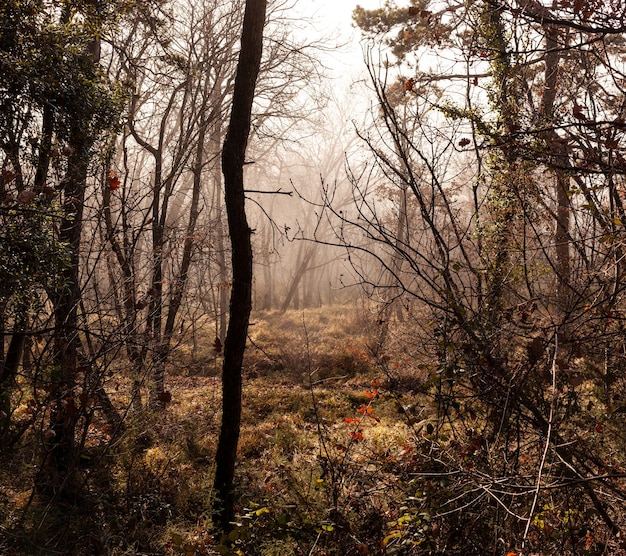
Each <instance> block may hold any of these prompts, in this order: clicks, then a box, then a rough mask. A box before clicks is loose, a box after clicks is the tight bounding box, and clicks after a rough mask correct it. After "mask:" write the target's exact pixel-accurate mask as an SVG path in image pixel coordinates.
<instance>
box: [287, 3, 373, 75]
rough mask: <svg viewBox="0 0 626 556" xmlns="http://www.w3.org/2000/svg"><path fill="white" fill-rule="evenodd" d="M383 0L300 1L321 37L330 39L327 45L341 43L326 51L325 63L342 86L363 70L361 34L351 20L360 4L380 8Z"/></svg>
mask: <svg viewBox="0 0 626 556" xmlns="http://www.w3.org/2000/svg"><path fill="white" fill-rule="evenodd" d="M383 3H384V2H383V0H297V3H296V6H295V9H296V11H297V12H299V13H300V14H302V16H303V17H306V18H307V19H308V18H310V21H311V27H312V30H313V32H314V33H317V34H318V37H320V38H322V37H326V38H328V44H329V45H330V46H332V45H333V44H336V45H338V46H337V48H336V49H334V50H333V51H332V52H329V53H328V54H327V61H325V63H326V64H327V65H329V66H330V67H331V70H332V71H333V73H334V74H335V77H336V78H338V79H339V80H340V81H341V82H342V84H343V85H345V86H347V85H348V84H349V82H350V81H351V80H353V79H356V77H357V75H361V74H362V73H363V69H364V66H363V55H362V51H361V46H360V44H359V41H360V38H361V37H360V33H359V30H358V29H357V28H356V27H355V26H354V25H353V23H352V12H353V10H354V8H356V6H357V4H358V5H360V6H362V7H363V8H366V9H374V8H380V7H382V5H383Z"/></svg>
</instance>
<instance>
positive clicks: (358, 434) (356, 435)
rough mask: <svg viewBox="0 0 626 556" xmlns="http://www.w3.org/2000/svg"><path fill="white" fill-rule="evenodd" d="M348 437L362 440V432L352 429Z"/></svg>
mask: <svg viewBox="0 0 626 556" xmlns="http://www.w3.org/2000/svg"><path fill="white" fill-rule="evenodd" d="M350 437H351V438H353V439H354V440H356V441H357V442H359V441H361V440H363V433H362V432H361V431H352V432H351V433H350Z"/></svg>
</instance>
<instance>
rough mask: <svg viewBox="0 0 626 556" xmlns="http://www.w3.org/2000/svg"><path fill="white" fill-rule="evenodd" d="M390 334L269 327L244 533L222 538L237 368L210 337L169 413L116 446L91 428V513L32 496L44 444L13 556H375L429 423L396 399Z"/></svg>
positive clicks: (259, 332) (250, 425)
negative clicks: (227, 435)
mask: <svg viewBox="0 0 626 556" xmlns="http://www.w3.org/2000/svg"><path fill="white" fill-rule="evenodd" d="M379 334H380V331H379V327H378V326H377V325H376V319H375V318H374V317H373V316H372V315H370V314H369V313H368V312H367V311H366V309H363V308H362V309H356V308H352V307H350V308H349V307H346V306H338V307H329V308H324V309H308V310H304V311H290V312H287V313H285V314H279V313H277V312H264V313H261V312H257V313H255V314H253V317H252V324H251V327H250V331H249V337H250V342H249V344H248V348H247V353H246V359H245V369H244V392H243V400H244V401H243V408H244V409H243V416H242V429H241V436H240V442H239V459H238V469H237V489H238V498H239V506H238V508H237V510H238V514H239V516H240V522H239V524H238V527H237V528H236V529H235V531H234V533H233V534H232V535H231V538H230V539H221V540H220V539H216V538H215V537H214V535H213V534H212V531H211V524H210V508H211V499H212V478H213V457H214V454H215V449H216V443H217V437H218V431H219V416H220V379H219V372H220V370H221V369H220V367H221V358H220V357H217V358H216V357H215V353H214V352H213V349H212V345H213V341H212V340H213V338H212V336H211V335H210V334H209V333H208V334H207V341H206V342H204V341H202V340H198V338H196V342H195V350H194V349H192V346H191V345H188V344H186V343H181V345H179V346H178V348H177V351H176V353H175V355H174V357H172V364H171V365H170V369H169V373H168V376H167V389H168V390H169V392H170V394H171V401H170V403H168V405H167V409H166V410H165V411H164V412H163V413H162V414H158V415H155V414H145V415H140V416H135V417H133V418H129V419H128V427H127V429H126V431H125V432H124V434H123V435H121V437H119V438H116V439H115V440H113V441H111V430H110V428H109V427H108V426H107V425H106V424H105V423H104V422H103V421H99V420H98V419H95V420H94V422H93V423H92V424H91V425H90V427H89V430H88V438H87V442H86V447H87V449H86V461H87V462H88V464H87V465H86V469H85V471H84V478H85V482H84V489H83V490H84V496H83V497H82V499H81V501H80V503H78V504H75V503H72V504H69V503H68V504H61V505H60V506H59V505H58V504H57V505H52V504H49V503H48V502H47V501H46V500H43V499H40V498H39V497H38V496H33V495H32V484H33V480H34V472H35V471H34V469H35V465H34V464H35V463H36V457H37V456H36V453H37V450H36V449H35V443H33V445H32V446H31V448H30V449H22V450H21V451H20V452H19V454H18V456H19V457H17V458H13V459H12V460H11V461H10V462H7V465H5V466H3V468H2V469H3V470H1V471H0V484H1V486H0V501H2V503H3V504H4V505H5V506H6V511H5V513H4V515H3V517H1V518H0V525H1V526H2V529H0V533H6V539H5V540H2V539H1V535H0V554H15V555H17V554H29V555H35V554H68V555H69V554H77V555H85V556H86V555H88V554H116V555H118V554H119V555H121V554H137V555H140V554H145V555H147V554H154V555H157V554H194V555H195V554H198V555H200V554H215V553H222V554H267V555H271V554H275V555H288V554H302V553H306V554H327V553H328V554H330V553H336V554H339V553H342V552H343V553H345V554H348V553H355V554H358V553H370V549H368V546H369V545H370V544H371V543H374V544H376V545H378V544H379V543H380V539H384V538H385V537H386V535H387V533H388V532H389V531H388V530H392V529H393V526H394V525H395V524H394V523H393V519H392V514H393V513H394V512H393V510H392V505H394V504H395V503H392V498H393V497H394V496H396V494H397V493H393V492H392V490H393V488H390V487H392V485H393V484H394V483H395V482H397V481H398V479H397V478H396V477H393V476H392V474H393V466H394V465H395V464H396V463H398V462H400V461H401V460H402V458H403V457H405V456H408V455H409V454H410V453H411V451H412V449H413V448H412V445H413V440H412V439H413V438H414V435H415V430H414V429H412V423H414V422H415V418H414V416H412V417H411V419H408V420H407V413H406V412H405V409H404V408H405V407H409V405H410V402H406V403H405V402H403V401H402V400H401V399H400V397H399V394H398V392H397V389H395V391H394V394H393V395H391V394H390V393H389V392H387V391H386V390H385V384H386V383H387V382H388V377H386V376H385V373H384V372H382V370H381V365H380V362H381V361H384V363H383V364H382V366H383V367H385V368H387V369H388V368H390V367H394V368H396V369H399V368H400V367H401V365H406V364H408V363H407V360H408V357H409V353H408V351H407V350H404V351H402V352H400V354H399V359H398V360H397V361H391V360H389V357H388V355H385V356H384V357H383V356H382V352H381V350H380V348H381V346H380V345H379V343H380V342H381V338H380V337H379ZM377 359H379V361H378V363H379V364H377ZM409 375H410V376H409ZM115 380H116V379H115V377H113V379H112V382H111V383H110V384H109V389H111V388H112V389H113V390H115V389H118V390H122V389H123V388H124V386H123V385H124V381H121V382H120V383H119V384H117V385H116V384H115ZM404 382H405V384H404V389H405V391H406V392H407V394H409V397H411V396H410V394H411V392H410V391H411V389H417V387H418V384H419V382H420V380H419V379H418V378H417V377H416V376H415V374H414V373H405V381H404ZM123 398H124V396H123V395H122V396H120V399H123ZM113 399H114V400H115V396H113ZM413 402H414V400H413ZM413 407H414V405H411V408H413ZM410 411H413V409H411V410H410ZM422 426H423V425H422ZM385 465H386V466H387V467H388V470H387V471H385V470H384V469H383V468H384V467H385ZM383 477H387V478H388V479H389V482H387V481H384V482H383V481H381V479H382V478H383ZM396 505H397V504H396ZM355 512H357V513H359V515H360V516H361V517H362V518H364V519H361V521H362V523H361V524H360V525H359V526H358V527H350V530H351V534H350V538H342V539H338V538H337V536H338V535H339V530H340V529H344V530H345V523H343V524H342V523H341V522H342V521H344V522H345V521H346V520H349V519H350V517H349V516H350V514H351V513H355ZM86 514H88V515H89V517H88V518H86ZM390 522H392V523H391V525H390ZM296 531H297V533H294V532H296ZM342 535H343V533H342ZM392 538H393V537H392ZM392 538H390V539H388V540H387V542H389V540H391V539H392ZM326 545H333V546H339V547H343V548H337V550H339V552H333V551H332V550H330V551H327V550H326V549H324V546H326ZM252 546H254V549H252V548H251V547H252ZM316 547H317V548H316ZM365 551H367V552H365Z"/></svg>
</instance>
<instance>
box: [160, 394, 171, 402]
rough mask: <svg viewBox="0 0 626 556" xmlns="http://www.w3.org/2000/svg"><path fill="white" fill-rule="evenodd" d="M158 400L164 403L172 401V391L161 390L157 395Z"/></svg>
mask: <svg viewBox="0 0 626 556" xmlns="http://www.w3.org/2000/svg"><path fill="white" fill-rule="evenodd" d="M157 398H158V400H159V401H160V402H163V403H170V402H171V401H172V393H171V392H161V393H160V394H159V395H158V396H157Z"/></svg>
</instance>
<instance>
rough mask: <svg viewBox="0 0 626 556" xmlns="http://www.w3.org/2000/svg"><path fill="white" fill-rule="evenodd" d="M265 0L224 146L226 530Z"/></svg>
mask: <svg viewBox="0 0 626 556" xmlns="http://www.w3.org/2000/svg"><path fill="white" fill-rule="evenodd" d="M266 4H267V2H266V0H247V1H246V11H245V14H244V20H243V31H242V36H241V52H240V53H239V61H238V63H237V75H236V77H235V89H234V93H233V105H232V112H231V115H230V124H229V127H228V133H227V134H226V140H225V141H224V147H223V149H222V172H223V173H224V190H225V194H224V200H225V202H226V212H227V215H228V228H229V233H230V239H231V245H232V267H233V288H232V292H231V298H230V320H229V323H228V331H227V333H226V341H225V344H224V365H223V369H222V424H221V429H220V437H219V442H218V446H217V454H216V456H215V464H216V467H215V482H214V485H213V486H214V491H215V501H214V504H213V521H214V523H215V524H216V526H217V527H218V528H219V529H220V530H222V531H224V532H226V531H228V530H229V529H230V527H231V522H232V521H233V519H234V515H235V512H234V501H235V497H234V492H233V483H234V475H235V461H236V456H237V444H238V442H239V428H240V424H241V382H242V381H241V368H242V364H243V354H244V350H245V346H246V338H247V333H248V324H249V321H250V311H251V309H252V245H251V240H250V234H251V230H250V227H249V226H248V221H247V219H246V212H245V203H244V201H245V193H244V188H243V166H244V157H245V152H246V146H247V143H248V136H249V134H250V119H251V112H252V102H253V100H254V89H255V86H256V80H257V76H258V74H259V67H260V65H261V53H262V49H263V26H264V24H265V10H266Z"/></svg>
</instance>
